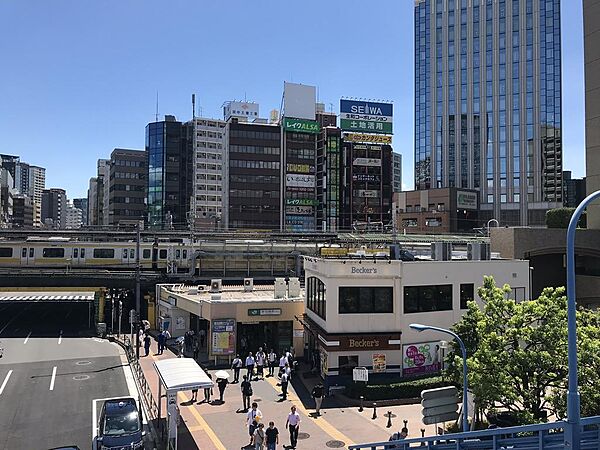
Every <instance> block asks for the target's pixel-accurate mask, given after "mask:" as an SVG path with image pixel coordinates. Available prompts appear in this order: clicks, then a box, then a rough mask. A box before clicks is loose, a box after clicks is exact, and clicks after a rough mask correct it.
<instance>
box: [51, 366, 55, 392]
mask: <svg viewBox="0 0 600 450" xmlns="http://www.w3.org/2000/svg"><path fill="white" fill-rule="evenodd" d="M55 378H56V366H54V368H53V369H52V378H51V379H50V390H51V391H53V390H54V379H55Z"/></svg>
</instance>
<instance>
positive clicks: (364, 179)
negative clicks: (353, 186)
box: [352, 173, 381, 183]
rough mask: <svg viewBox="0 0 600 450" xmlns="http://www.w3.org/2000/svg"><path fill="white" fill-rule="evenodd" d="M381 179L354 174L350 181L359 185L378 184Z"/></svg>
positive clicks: (368, 175)
mask: <svg viewBox="0 0 600 450" xmlns="http://www.w3.org/2000/svg"><path fill="white" fill-rule="evenodd" d="M380 180H381V178H380V177H379V175H370V174H366V173H355V174H354V175H352V181H358V182H361V183H379V181H380Z"/></svg>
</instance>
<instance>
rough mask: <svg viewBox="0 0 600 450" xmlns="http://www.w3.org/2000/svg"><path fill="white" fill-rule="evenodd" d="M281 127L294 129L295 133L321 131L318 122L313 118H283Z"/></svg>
mask: <svg viewBox="0 0 600 450" xmlns="http://www.w3.org/2000/svg"><path fill="white" fill-rule="evenodd" d="M283 129H284V130H285V131H294V132H296V133H312V134H317V133H318V132H319V131H321V127H319V123H318V122H316V121H314V120H307V119H291V118H288V117H284V118H283Z"/></svg>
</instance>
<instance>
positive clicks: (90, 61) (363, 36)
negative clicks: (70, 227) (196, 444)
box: [0, 0, 585, 198]
mask: <svg viewBox="0 0 600 450" xmlns="http://www.w3.org/2000/svg"><path fill="white" fill-rule="evenodd" d="M413 8H414V1H413V0H378V1H376V2H371V1H355V0H344V1H341V0H338V1H335V0H334V1H330V2H323V1H319V0H304V1H302V2H288V1H282V0H271V1H266V0H253V1H248V0H229V1H227V2H222V1H217V2H209V1H192V0H188V1H183V0H172V1H168V2H165V1H156V0H131V1H129V0H119V1H117V0H113V1H81V0H52V1H47V0H29V1H24V0H2V2H0V58H1V64H0V136H1V138H0V152H1V153H9V154H18V155H20V156H21V159H22V160H24V161H27V162H29V163H31V164H37V165H41V166H44V167H46V168H47V171H46V186H47V187H63V188H66V189H67V194H68V196H69V198H74V197H80V196H85V195H86V192H87V186H88V180H89V178H90V177H91V176H94V174H95V172H96V160H97V159H98V158H106V157H108V155H109V154H110V152H111V151H112V149H113V148H114V147H125V148H139V149H142V148H143V146H144V127H145V126H146V124H147V123H148V122H150V121H153V120H154V115H155V109H156V92H157V91H158V92H159V98H160V106H159V112H160V114H161V116H162V115H164V114H175V115H176V116H177V118H178V119H180V120H188V119H189V118H190V117H191V100H190V98H191V94H192V93H196V98H197V101H199V104H200V106H201V107H202V112H203V115H204V116H209V117H221V114H222V112H221V105H222V103H223V102H224V101H226V100H233V99H243V98H244V97H246V98H247V99H248V100H254V101H256V102H258V103H260V108H261V115H262V116H264V117H268V113H269V111H270V110H271V109H273V108H279V106H280V103H281V95H282V89H283V81H284V80H286V81H294V82H301V83H305V84H314V85H316V86H318V89H319V98H320V100H321V101H322V102H324V103H326V105H327V108H328V109H329V107H330V106H329V104H330V103H331V104H332V105H333V108H334V111H338V109H339V98H340V97H341V96H351V97H364V98H371V99H387V100H393V101H394V116H395V120H394V127H395V130H394V131H395V136H394V148H395V150H396V151H399V152H400V153H402V155H403V158H404V169H403V175H404V184H405V186H406V187H407V188H409V189H412V187H413V169H412V165H413V89H414V83H413V45H414V44H413V40H414V39H413V14H412V13H413ZM562 14H563V15H562V25H563V28H562V32H563V34H562V36H563V37H562V40H563V130H564V131H563V150H564V155H565V156H564V167H565V169H566V170H573V172H574V175H575V176H583V175H584V174H585V167H584V160H585V158H584V152H585V139H584V91H583V37H582V16H581V15H582V12H581V2H580V1H579V0H566V1H563V8H562Z"/></svg>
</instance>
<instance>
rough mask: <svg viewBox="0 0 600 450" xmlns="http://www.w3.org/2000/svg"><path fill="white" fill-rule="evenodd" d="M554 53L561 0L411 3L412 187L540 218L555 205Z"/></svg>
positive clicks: (506, 216) (497, 213)
mask: <svg viewBox="0 0 600 450" xmlns="http://www.w3.org/2000/svg"><path fill="white" fill-rule="evenodd" d="M560 58H561V48H560V0H494V1H492V0H416V1H415V188H416V189H429V188H441V187H459V188H472V189H478V190H479V191H480V198H481V210H482V211H481V214H480V218H481V219H482V220H483V221H485V220H487V219H489V218H492V217H493V218H496V219H498V220H499V221H500V223H501V224H503V225H504V224H505V225H519V224H521V225H536V224H543V223H544V222H545V211H546V210H548V209H550V208H554V207H558V206H561V204H562V177H561V174H562V150H561V65H560Z"/></svg>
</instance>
